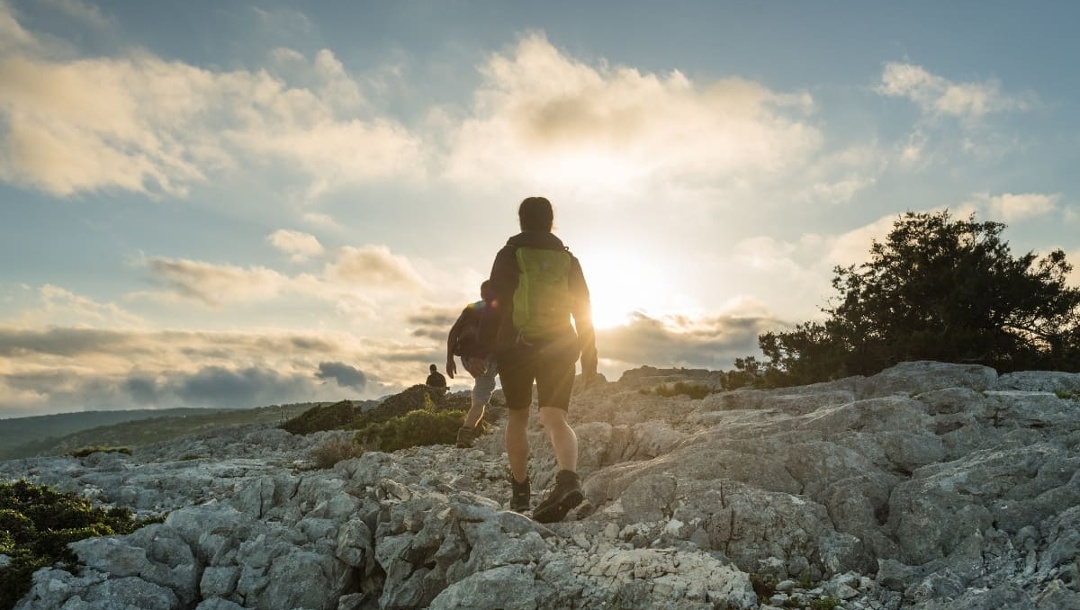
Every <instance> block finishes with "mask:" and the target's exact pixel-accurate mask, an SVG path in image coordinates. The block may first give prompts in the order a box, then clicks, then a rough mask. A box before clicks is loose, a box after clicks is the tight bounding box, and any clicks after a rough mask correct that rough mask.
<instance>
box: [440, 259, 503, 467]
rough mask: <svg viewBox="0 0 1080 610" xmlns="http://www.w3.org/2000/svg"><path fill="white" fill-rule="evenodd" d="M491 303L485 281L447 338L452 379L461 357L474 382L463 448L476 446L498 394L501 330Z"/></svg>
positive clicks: (463, 428)
mask: <svg viewBox="0 0 1080 610" xmlns="http://www.w3.org/2000/svg"><path fill="white" fill-rule="evenodd" d="M491 301H492V293H491V282H490V281H488V280H484V281H483V283H481V284H480V300H479V301H476V302H475V303H470V304H469V305H467V306H466V307H465V309H463V310H462V311H461V315H459V316H458V319H457V321H455V322H454V325H453V326H452V327H450V334H449V335H448V336H447V337H446V374H447V375H449V376H450V379H453V378H454V375H456V374H457V365H456V364H455V363H454V356H459V357H460V358H461V365H462V366H463V367H465V370H466V371H468V372H469V374H470V375H472V376H473V379H474V380H475V381H474V382H473V389H472V407H471V408H470V409H469V412H468V413H467V414H466V415H465V421H464V422H463V423H462V425H461V428H460V429H459V430H458V435H457V446H458V447H459V448H462V449H467V448H469V447H472V446H473V445H475V444H476V438H477V437H478V436H480V433H481V432H482V428H481V427H480V422H481V420H483V418H484V410H485V409H486V408H487V403H488V400H490V399H491V393H492V392H494V391H495V374H496V373H497V372H498V367H497V366H496V365H495V352H494V345H493V339H494V337H493V336H492V335H493V334H494V333H495V332H496V331H498V327H497V323H496V321H495V318H494V316H493V314H494V311H493V309H492V304H491ZM481 333H483V334H481Z"/></svg>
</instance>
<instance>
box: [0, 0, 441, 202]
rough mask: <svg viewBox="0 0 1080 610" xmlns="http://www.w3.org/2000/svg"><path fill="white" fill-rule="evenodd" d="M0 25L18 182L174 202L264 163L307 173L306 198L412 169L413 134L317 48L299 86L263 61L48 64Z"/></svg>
mask: <svg viewBox="0 0 1080 610" xmlns="http://www.w3.org/2000/svg"><path fill="white" fill-rule="evenodd" d="M57 1H61V2H63V4H64V6H67V7H69V8H72V9H75V8H77V7H79V6H84V7H85V5H81V4H78V3H76V2H75V0H57ZM84 12H85V11H84ZM85 13H86V15H89V14H91V13H89V12H85ZM0 33H2V34H3V36H0V39H4V40H6V42H3V43H0V82H3V83H4V86H3V87H0V124H6V129H4V130H3V132H0V179H3V180H5V181H7V182H10V183H13V184H16V185H20V186H23V187H27V188H35V189H40V190H42V191H45V192H47V193H50V194H53V195H56V196H70V195H74V194H76V193H80V192H86V191H98V190H103V189H118V190H124V191H131V192H138V193H144V194H151V195H168V196H184V195H185V194H186V193H187V192H188V190H189V189H190V188H191V186H192V185H194V184H199V183H202V182H205V181H207V180H208V179H209V177H210V176H211V175H216V174H224V173H227V172H229V171H235V170H236V169H237V168H238V167H241V166H242V165H244V164H248V165H255V164H260V163H271V164H275V165H274V167H275V169H281V170H283V172H282V173H284V174H285V175H290V176H299V177H301V178H303V179H305V180H306V181H308V186H307V188H306V196H307V197H309V198H311V197H316V196H318V195H320V194H322V193H324V192H326V191H327V190H330V189H334V188H337V187H340V186H341V185H345V184H353V183H360V182H365V181H370V180H380V179H385V178H389V177H392V176H401V175H408V176H414V175H416V172H418V171H422V169H421V168H422V158H421V143H420V140H419V138H417V137H416V136H415V135H413V134H412V133H410V132H409V131H408V130H407V129H405V128H404V127H402V126H401V125H399V124H398V123H395V122H393V121H391V120H389V119H387V118H382V117H374V118H371V117H367V116H365V114H364V113H370V109H369V108H368V107H367V106H366V104H365V101H364V99H363V96H362V95H361V94H360V88H359V85H358V84H357V83H356V81H355V80H354V79H353V78H352V77H351V76H350V75H349V74H348V73H347V72H346V71H345V69H344V66H343V65H342V64H341V62H340V61H338V60H337V59H336V58H335V57H334V55H333V54H332V53H331V52H330V51H327V50H323V51H320V52H318V53H317V54H316V56H315V58H314V60H313V61H309V62H306V63H305V65H306V69H305V70H299V71H297V73H299V74H303V75H304V76H303V78H304V79H305V80H306V81H307V82H305V83H304V85H303V86H301V85H296V84H293V83H292V82H290V81H289V80H287V79H286V78H285V77H283V76H281V75H275V74H273V73H272V72H271V71H270V70H269V69H263V70H257V71H247V70H233V71H221V70H209V69H202V68H198V67H195V66H192V65H189V64H185V63H183V62H179V61H167V60H164V59H162V58H160V57H157V56H154V55H152V54H150V53H148V52H145V51H137V52H130V53H128V54H126V55H123V56H117V57H97V58H82V59H75V60H57V59H51V58H49V57H50V54H49V53H46V52H38V51H35V50H34V49H35V46H36V45H38V44H39V43H37V41H36V39H34V37H33V35H32V34H30V33H29V32H27V31H26V30H24V29H23V28H22V27H21V26H20V25H19V23H18V21H17V20H16V19H15V18H14V17H13V15H12V13H11V12H10V11H4V10H2V6H0ZM300 61H303V57H302V56H300ZM298 78H299V77H298Z"/></svg>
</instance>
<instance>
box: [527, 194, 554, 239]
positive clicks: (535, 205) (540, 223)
mask: <svg viewBox="0 0 1080 610" xmlns="http://www.w3.org/2000/svg"><path fill="white" fill-rule="evenodd" d="M554 220H555V212H554V211H552V209H551V202H550V201H548V200H547V199H546V198H544V197H526V198H525V200H524V201H522V202H521V205H520V206H518V222H519V223H521V230H522V231H547V232H548V233H550V232H551V225H552V223H553V221H554Z"/></svg>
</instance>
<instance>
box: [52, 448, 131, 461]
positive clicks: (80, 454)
mask: <svg viewBox="0 0 1080 610" xmlns="http://www.w3.org/2000/svg"><path fill="white" fill-rule="evenodd" d="M94 453H122V454H124V455H131V448H130V447H104V446H101V445H96V446H93V447H83V448H81V449H76V450H74V451H72V452H71V453H69V454H68V455H70V456H71V457H75V458H84V457H87V456H88V455H91V454H94Z"/></svg>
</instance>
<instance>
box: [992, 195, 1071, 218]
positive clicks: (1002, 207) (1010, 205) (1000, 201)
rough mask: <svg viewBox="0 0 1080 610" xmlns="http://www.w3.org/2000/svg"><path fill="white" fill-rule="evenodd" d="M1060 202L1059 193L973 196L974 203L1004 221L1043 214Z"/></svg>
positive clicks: (1052, 209) (1051, 210)
mask: <svg viewBox="0 0 1080 610" xmlns="http://www.w3.org/2000/svg"><path fill="white" fill-rule="evenodd" d="M1060 202H1061V195H1059V194H1056V195H1046V194H1043V193H1016V194H1014V193H1002V194H1001V195H989V194H987V193H981V194H978V195H975V198H974V203H975V204H976V205H979V206H981V207H982V208H984V209H985V210H986V213H987V214H988V215H989V216H990V217H992V218H999V219H1001V220H1002V221H1004V222H1006V223H1010V222H1016V221H1018V220H1024V219H1027V218H1033V217H1036V216H1044V215H1046V214H1049V213H1051V212H1053V211H1054V210H1056V209H1057V207H1058V203H1060Z"/></svg>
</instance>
